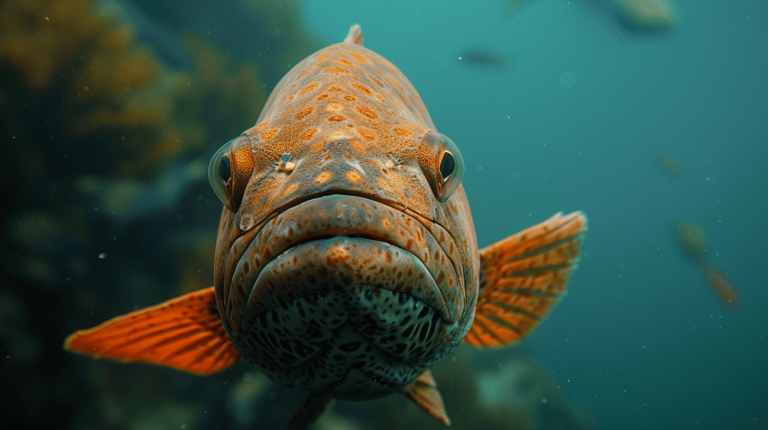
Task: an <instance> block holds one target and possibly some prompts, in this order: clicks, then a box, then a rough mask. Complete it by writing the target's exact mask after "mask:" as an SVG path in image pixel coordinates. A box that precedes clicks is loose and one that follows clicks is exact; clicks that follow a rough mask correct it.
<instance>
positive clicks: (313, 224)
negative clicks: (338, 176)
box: [224, 192, 465, 329]
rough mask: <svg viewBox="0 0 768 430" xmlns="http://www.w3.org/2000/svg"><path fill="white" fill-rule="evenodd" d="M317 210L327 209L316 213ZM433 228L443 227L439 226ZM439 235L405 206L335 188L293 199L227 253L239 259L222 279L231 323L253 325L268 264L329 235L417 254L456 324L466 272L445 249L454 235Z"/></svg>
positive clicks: (444, 313) (446, 313)
mask: <svg viewBox="0 0 768 430" xmlns="http://www.w3.org/2000/svg"><path fill="white" fill-rule="evenodd" d="M305 205H307V206H306V207H304V208H303V209H300V208H301V207H302V206H305ZM307 210H309V211H310V213H307ZM313 211H314V212H313ZM318 211H319V212H323V211H324V213H322V214H319V215H318V213H317V212H318ZM302 215H304V216H302ZM356 216H358V217H360V219H356ZM422 218H423V217H422ZM377 223H380V224H377ZM387 223H389V225H388V224H387ZM299 224H301V225H299ZM430 227H432V228H433V229H435V228H439V229H442V227H441V226H438V225H437V224H434V225H431V226H430ZM443 230H444V229H443ZM440 236H441V237H440V240H438V238H437V237H435V235H434V234H433V233H432V232H431V231H430V229H429V228H428V227H427V226H425V225H424V221H421V220H419V219H417V218H416V217H414V216H412V215H411V214H409V213H408V210H407V208H405V207H404V206H401V205H398V204H396V203H391V202H386V201H380V200H379V199H376V198H371V197H370V196H367V195H359V194H355V193H340V192H334V193H327V194H324V195H315V196H311V197H308V198H306V199H302V200H300V201H297V202H294V204H293V205H291V206H288V207H283V208H280V211H279V212H278V211H275V212H273V214H272V215H271V216H270V217H268V218H267V219H266V220H265V221H264V222H262V223H261V225H260V226H259V228H258V229H254V230H252V231H250V232H247V233H246V234H245V235H243V236H241V237H240V238H239V239H238V241H240V240H242V241H243V243H241V244H239V246H237V248H239V250H240V252H237V253H236V254H235V255H230V256H229V257H227V260H230V257H231V258H232V259H236V260H234V261H231V263H234V264H230V262H228V264H227V265H228V266H230V267H232V269H231V270H227V274H226V276H225V279H224V282H225V288H224V298H225V303H227V307H228V309H227V314H232V319H231V320H230V321H229V322H230V326H233V325H234V324H236V325H237V326H238V328H242V329H245V328H247V327H248V326H249V324H248V322H249V321H248V320H250V319H251V318H248V320H247V319H246V318H245V317H246V315H248V314H252V312H249V311H248V309H247V305H250V304H251V302H252V300H253V297H252V296H253V295H254V291H255V288H254V285H255V283H256V280H257V279H258V276H259V274H260V273H261V271H262V270H263V268H264V267H266V266H267V264H269V262H271V261H272V260H274V259H275V258H277V257H278V256H279V255H281V254H282V253H284V252H286V251H288V250H290V249H293V248H295V247H297V246H300V245H302V244H304V243H308V242H313V241H318V240H322V239H327V238H331V237H352V238H354V237H361V238H365V239H371V240H376V241H379V242H384V243H388V244H389V245H393V246H396V247H398V248H400V249H402V250H403V251H404V252H408V253H410V254H413V255H414V256H415V257H416V258H417V259H418V260H419V261H421V263H422V264H424V266H425V268H427V270H428V271H429V272H430V274H431V275H432V277H433V280H434V281H435V283H436V284H438V289H439V290H440V293H441V294H442V296H443V300H442V302H443V303H442V304H439V306H438V307H440V308H442V309H437V308H436V310H437V311H438V312H440V313H441V315H442V316H443V317H444V319H445V320H446V321H449V322H454V321H456V320H458V318H459V316H460V315H461V314H462V312H463V308H464V304H465V303H464V301H465V292H464V290H463V284H464V282H463V281H464V279H463V277H462V274H463V271H462V270H461V267H460V266H461V261H460V260H459V259H457V258H455V256H452V255H451V253H449V252H448V251H447V250H446V249H444V246H445V241H446V240H448V241H450V249H451V251H454V250H455V251H458V249H457V248H456V245H455V243H454V242H453V239H452V238H451V237H450V235H447V234H440ZM446 236H447V239H446ZM236 242H237V241H236ZM246 242H247V243H246ZM234 248H236V247H235V246H233V249H232V250H234ZM445 248H449V247H448V246H445ZM452 257H453V258H452ZM445 259H447V260H448V261H445ZM457 264H458V265H459V267H458V270H457V267H456V266H457ZM234 265H236V267H233V266H234ZM438 281H439V282H438ZM440 286H442V288H440ZM433 307H434V306H433ZM232 311H234V313H232ZM233 328H234V327H233Z"/></svg>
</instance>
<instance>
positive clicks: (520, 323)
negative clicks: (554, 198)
mask: <svg viewBox="0 0 768 430" xmlns="http://www.w3.org/2000/svg"><path fill="white" fill-rule="evenodd" d="M586 229H587V217H586V216H584V214H582V213H581V212H574V213H572V214H568V215H565V216H563V215H562V214H560V213H558V214H557V215H555V216H553V217H552V218H550V219H548V220H546V221H544V222H542V223H541V224H538V225H535V226H533V227H529V228H527V229H525V230H523V231H521V232H520V233H517V234H515V235H513V236H510V237H508V238H506V239H504V240H502V241H500V242H497V243H495V244H493V245H491V246H489V247H487V248H484V249H481V250H480V264H481V266H482V267H481V269H480V272H481V273H480V296H479V297H478V298H477V305H476V308H475V320H474V322H473V323H472V327H471V328H470V330H469V333H467V335H466V336H465V337H464V342H466V343H468V344H470V345H473V346H476V347H479V348H487V347H498V346H504V345H511V344H513V343H515V342H517V341H518V340H520V339H521V338H523V337H524V336H526V335H528V334H529V333H530V332H532V331H533V330H534V329H535V328H536V327H537V326H538V325H539V323H541V321H542V320H544V318H546V316H547V314H549V311H550V310H552V307H553V306H554V305H555V304H556V303H557V302H558V300H560V298H561V296H562V295H563V293H565V290H566V287H567V286H568V278H569V277H570V275H571V271H572V270H573V269H574V268H575V267H576V263H577V262H578V261H579V252H580V250H581V242H582V240H583V237H584V231H585V230H586Z"/></svg>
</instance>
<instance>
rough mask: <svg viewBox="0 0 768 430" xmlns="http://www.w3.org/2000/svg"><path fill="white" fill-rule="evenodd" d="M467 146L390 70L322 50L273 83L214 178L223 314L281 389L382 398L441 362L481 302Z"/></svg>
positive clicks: (341, 50)
mask: <svg viewBox="0 0 768 430" xmlns="http://www.w3.org/2000/svg"><path fill="white" fill-rule="evenodd" d="M463 171H464V165H463V160H462V157H461V153H460V151H459V150H458V147H457V146H456V144H455V143H453V142H452V141H451V140H450V139H449V138H448V137H447V136H444V135H442V134H441V133H439V132H438V131H437V130H436V128H435V126H434V124H433V123H432V120H431V118H430V117H429V114H428V113H427V110H426V108H425V106H424V104H423V102H422V101H421V98H420V97H419V95H418V93H417V92H416V90H415V89H414V87H413V85H412V84H411V83H410V82H409V81H408V79H407V78H406V77H405V76H404V75H403V74H402V72H400V71H399V70H398V69H397V68H396V67H395V66H394V65H393V64H392V63H390V62H389V61H388V60H386V59H385V58H384V57H382V56H380V55H378V54H376V53H375V52H373V51H371V50H369V49H366V48H364V47H362V46H361V45H357V44H353V43H341V44H337V45H332V46H330V47H328V48H325V49H323V50H321V51H319V52H317V53H315V54H313V55H311V56H310V57H308V58H306V59H305V60H303V61H302V62H300V63H299V64H297V65H296V66H295V67H294V68H293V69H292V70H291V71H290V72H289V73H288V74H287V75H286V76H285V77H283V79H282V80H281V81H280V83H279V84H278V85H277V86H276V88H275V89H274V91H273V92H272V94H271V96H270V98H269V99H268V101H267V103H266V105H265V107H264V109H263V110H262V113H261V115H260V117H259V119H258V121H257V123H256V125H255V126H254V127H252V128H250V129H248V130H246V131H245V132H244V133H242V135H240V136H238V137H237V138H235V139H233V140H232V141H230V142H229V143H227V144H226V145H224V146H223V147H222V148H221V149H220V150H219V152H217V153H216V154H215V155H214V157H213V159H212V161H211V164H210V168H209V176H210V179H211V183H212V185H213V187H214V189H215V190H216V193H217V195H218V196H219V198H220V199H221V200H222V202H223V203H224V204H225V209H224V210H223V214H222V217H221V222H220V229H219V237H218V242H217V247H216V257H215V289H216V299H217V305H218V307H219V312H220V314H221V316H222V321H223V323H224V325H225V328H226V329H227V332H228V334H229V336H230V337H231V338H232V340H233V343H234V344H235V346H236V347H237V349H238V351H239V352H240V354H241V355H242V356H243V357H245V358H246V359H248V360H249V361H250V362H251V363H253V364H254V365H256V366H257V367H259V369H260V370H262V371H263V372H265V373H266V374H267V375H269V376H270V377H272V379H274V380H277V381H278V382H281V383H283V384H285V385H288V386H295V387H299V388H302V389H307V390H312V391H316V392H326V393H330V394H332V395H334V396H336V397H338V398H345V397H349V398H354V399H359V398H361V397H360V396H378V395H384V394H387V393H389V392H391V391H392V390H394V389H397V388H399V387H402V386H404V385H406V384H408V383H410V382H411V381H412V380H414V379H415V378H416V377H417V376H418V375H420V374H421V373H422V372H423V371H424V369H426V368H427V367H429V366H431V365H433V364H435V363H437V362H438V361H440V360H442V359H443V358H445V357H446V356H447V355H448V354H450V352H451V351H453V349H454V348H455V347H456V346H457V345H458V342H459V340H460V339H461V338H462V337H463V336H464V334H465V333H466V332H467V330H468V329H469V326H470V324H471V322H472V316H473V313H474V307H475V301H476V297H477V284H478V282H477V280H478V270H479V267H478V265H479V263H478V254H477V243H476V239H475V231H474V226H473V224H472V217H471V214H470V211H469V205H468V203H467V199H466V195H465V193H464V190H463V187H462V186H461V178H462V175H463Z"/></svg>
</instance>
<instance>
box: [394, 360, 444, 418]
mask: <svg viewBox="0 0 768 430" xmlns="http://www.w3.org/2000/svg"><path fill="white" fill-rule="evenodd" d="M403 394H405V397H408V398H409V399H410V400H411V401H412V402H413V403H415V404H416V406H418V407H420V408H421V409H423V410H424V412H426V413H428V414H429V415H431V416H432V418H434V419H436V420H438V421H440V422H441V423H443V424H445V425H447V426H449V425H451V419H450V418H448V413H446V412H445V406H444V405H443V398H442V396H440V392H439V391H437V382H435V378H433V377H432V372H431V371H429V370H427V371H426V372H424V373H422V374H421V376H419V377H418V378H416V380H415V381H413V382H411V383H410V384H408V385H407V386H406V387H405V389H404V391H403Z"/></svg>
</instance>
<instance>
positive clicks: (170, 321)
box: [64, 287, 239, 375]
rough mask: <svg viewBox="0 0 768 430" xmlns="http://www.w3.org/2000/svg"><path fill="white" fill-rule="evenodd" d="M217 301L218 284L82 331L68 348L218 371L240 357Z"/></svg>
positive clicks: (198, 370) (98, 355) (67, 343)
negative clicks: (225, 327) (229, 335)
mask: <svg viewBox="0 0 768 430" xmlns="http://www.w3.org/2000/svg"><path fill="white" fill-rule="evenodd" d="M215 306H216V299H215V296H214V290H213V287H211V288H206V289H204V290H200V291H197V292H194V293H190V294H186V295H184V296H181V297H179V298H176V299H173V300H170V301H167V302H165V303H161V304H159V305H156V306H152V307H149V308H146V309H142V310H139V311H136V312H132V313H129V314H127V315H123V316H120V317H117V318H113V319H111V320H109V321H107V322H105V323H103V324H101V325H99V326H97V327H94V328H92V329H89V330H80V331H77V332H75V333H73V334H71V335H70V336H69V337H67V339H66V340H65V342H64V348H65V349H68V350H70V351H73V352H77V353H80V354H84V355H89V356H93V357H95V358H109V359H113V360H119V361H125V362H136V361H138V362H144V363H150V364H158V365H163V366H169V367H173V368H176V369H179V370H184V371H187V372H190V373H195V374H199V375H206V374H210V373H215V372H218V371H221V370H224V369H226V368H228V367H230V366H231V365H232V364H234V362H235V361H237V359H238V358H239V354H238V353H237V351H236V350H235V348H234V346H233V345H232V342H231V341H230V340H229V337H228V336H227V333H226V331H225V330H224V326H223V325H222V324H221V320H220V318H219V313H218V311H217V310H216V307H215Z"/></svg>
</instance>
